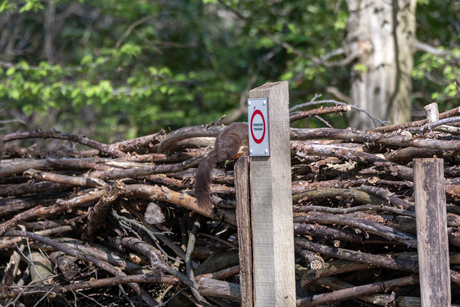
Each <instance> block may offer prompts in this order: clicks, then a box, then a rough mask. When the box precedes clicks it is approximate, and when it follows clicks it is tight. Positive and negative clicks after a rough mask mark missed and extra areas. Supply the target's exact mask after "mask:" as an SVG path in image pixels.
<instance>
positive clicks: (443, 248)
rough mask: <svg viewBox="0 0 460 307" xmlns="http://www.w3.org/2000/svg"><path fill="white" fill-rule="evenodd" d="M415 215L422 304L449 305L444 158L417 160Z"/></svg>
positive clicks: (426, 305)
mask: <svg viewBox="0 0 460 307" xmlns="http://www.w3.org/2000/svg"><path fill="white" fill-rule="evenodd" d="M414 189H415V216H416V221H417V250H418V262H419V268H420V271H419V275H420V294H421V299H422V306H423V307H429V306H437V307H447V306H450V301H451V299H450V298H451V291H450V268H449V244H448V239H447V219H446V192H445V187H444V160H443V159H431V158H430V159H414Z"/></svg>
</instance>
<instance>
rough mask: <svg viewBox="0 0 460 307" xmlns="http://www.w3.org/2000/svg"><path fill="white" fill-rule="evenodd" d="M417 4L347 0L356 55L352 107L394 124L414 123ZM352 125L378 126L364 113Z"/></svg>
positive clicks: (349, 42)
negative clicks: (412, 95) (413, 94)
mask: <svg viewBox="0 0 460 307" xmlns="http://www.w3.org/2000/svg"><path fill="white" fill-rule="evenodd" d="M416 2H417V1H416V0H392V1H372V0H347V4H348V10H349V12H350V17H349V20H348V24H347V30H348V33H347V36H346V37H345V40H344V49H345V53H346V54H347V55H351V54H356V57H357V59H356V60H355V61H356V62H355V64H356V63H361V64H363V65H364V66H365V69H362V70H361V69H353V70H352V81H351V89H350V97H351V100H352V104H354V105H357V106H359V107H361V108H363V109H365V110H367V111H369V112H370V113H371V114H372V115H373V116H375V117H378V118H380V119H383V120H387V121H390V122H392V123H402V122H407V121H410V119H411V100H410V96H409V95H410V92H411V90H412V77H411V73H412V68H413V53H414V48H413V44H414V42H415V8H416ZM348 120H349V125H350V127H355V128H358V129H369V128H373V124H372V122H371V121H370V120H369V118H367V116H366V115H365V114H363V113H357V112H350V113H349V114H348Z"/></svg>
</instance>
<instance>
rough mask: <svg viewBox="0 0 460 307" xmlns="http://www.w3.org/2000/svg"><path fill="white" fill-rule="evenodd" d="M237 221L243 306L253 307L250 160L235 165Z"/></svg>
mask: <svg viewBox="0 0 460 307" xmlns="http://www.w3.org/2000/svg"><path fill="white" fill-rule="evenodd" d="M235 188H236V220H237V224H238V243H239V244H238V246H239V257H240V285H241V287H240V289H241V306H243V307H253V306H254V304H253V303H254V302H253V301H254V297H253V290H254V284H253V280H252V271H253V269H252V228H251V203H250V201H249V158H248V157H241V158H239V159H238V160H237V161H236V163H235Z"/></svg>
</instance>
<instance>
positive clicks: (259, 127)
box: [248, 98, 270, 157]
mask: <svg viewBox="0 0 460 307" xmlns="http://www.w3.org/2000/svg"><path fill="white" fill-rule="evenodd" d="M248 123H249V124H248V129H249V155H250V156H262V157H269V156H270V143H269V137H268V133H269V131H268V99H267V98H250V99H248Z"/></svg>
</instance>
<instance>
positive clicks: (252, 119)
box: [251, 110, 265, 144]
mask: <svg viewBox="0 0 460 307" xmlns="http://www.w3.org/2000/svg"><path fill="white" fill-rule="evenodd" d="M256 115H260V117H261V118H262V122H263V124H264V132H263V133H262V137H261V138H260V139H258V138H256V137H255V135H254V131H253V130H252V129H253V127H252V122H253V121H254V116H256ZM251 136H252V139H253V140H254V142H256V144H260V143H262V141H263V140H264V137H265V118H264V115H263V114H262V112H260V110H256V111H254V113H252V117H251Z"/></svg>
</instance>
